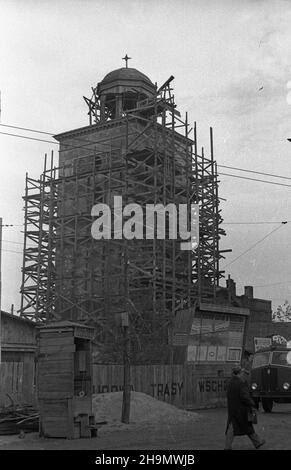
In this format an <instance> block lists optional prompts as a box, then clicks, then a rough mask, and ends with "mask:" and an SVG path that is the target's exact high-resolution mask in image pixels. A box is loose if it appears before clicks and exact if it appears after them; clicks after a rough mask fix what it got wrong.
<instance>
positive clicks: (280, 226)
mask: <svg viewBox="0 0 291 470" xmlns="http://www.w3.org/2000/svg"><path fill="white" fill-rule="evenodd" d="M286 223H287V222H282V223H281V224H280V225H279V227H276V228H275V229H273V230H271V232H269V233H267V235H265V236H264V237H263V238H261V239H260V240H258V241H257V242H256V243H255V244H254V245H252V246H250V247H249V248H248V249H247V250H246V251H244V252H243V253H241V254H240V255H239V256H237V257H236V258H235V259H234V260H232V261H231V262H230V263H228V264H226V265H225V266H223V268H222V269H225V268H227V267H228V266H230V265H231V264H233V263H234V262H235V261H237V260H238V259H239V258H241V257H242V256H243V255H245V254H246V253H248V252H249V251H251V250H252V249H253V248H255V247H256V246H257V245H258V244H259V243H262V242H263V241H264V240H266V238H268V237H270V235H272V234H273V233H275V232H276V231H277V230H279V229H280V228H282V226H283V225H285V224H286Z"/></svg>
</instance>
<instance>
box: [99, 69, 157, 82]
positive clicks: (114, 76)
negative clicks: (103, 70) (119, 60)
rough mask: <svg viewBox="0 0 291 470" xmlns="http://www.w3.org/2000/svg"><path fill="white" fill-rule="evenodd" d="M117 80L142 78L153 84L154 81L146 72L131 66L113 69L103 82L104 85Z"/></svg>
mask: <svg viewBox="0 0 291 470" xmlns="http://www.w3.org/2000/svg"><path fill="white" fill-rule="evenodd" d="M116 80H130V81H131V80H142V81H144V82H146V83H149V84H150V85H153V83H152V81H151V80H150V79H149V78H148V77H147V76H146V75H145V74H144V73H142V72H140V71H139V70H137V69H133V68H130V67H128V68H126V67H121V68H120V69H116V70H112V72H109V73H108V74H107V75H105V77H104V78H103V80H102V81H101V83H102V85H104V84H107V83H110V82H114V81H116Z"/></svg>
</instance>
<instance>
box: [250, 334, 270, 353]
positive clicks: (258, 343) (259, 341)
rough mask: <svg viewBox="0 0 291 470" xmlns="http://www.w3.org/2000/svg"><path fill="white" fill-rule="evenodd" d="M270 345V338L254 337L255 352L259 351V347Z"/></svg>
mask: <svg viewBox="0 0 291 470" xmlns="http://www.w3.org/2000/svg"><path fill="white" fill-rule="evenodd" d="M271 345H272V339H271V338H257V337H255V338H254V346H255V352H257V351H260V349H264V348H269V347H270V346H271Z"/></svg>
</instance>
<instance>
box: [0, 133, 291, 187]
mask: <svg viewBox="0 0 291 470" xmlns="http://www.w3.org/2000/svg"><path fill="white" fill-rule="evenodd" d="M0 126H2V127H8V128H12V129H19V130H24V131H28V132H35V133H38V134H46V135H50V136H53V135H55V133H51V132H45V131H39V130H37V129H31V128H27V127H20V126H13V125H8V124H0ZM0 134H4V135H10V136H13V137H20V138H23V139H30V140H37V141H40V142H47V143H50V144H54V145H59V142H53V141H49V140H44V139H37V138H33V137H27V136H23V135H20V134H9V133H6V132H0ZM73 138H74V139H76V137H73ZM77 139H78V140H82V141H84V142H88V145H89V144H90V145H92V144H94V143H97V142H92V141H90V140H87V139H84V138H82V139H80V138H77ZM63 145H65V146H68V147H71V148H86V149H87V147H82V146H78V147H74V146H71V145H66V144H63ZM87 150H88V149H87ZM217 166H218V167H221V168H228V169H231V170H237V171H244V172H246V173H254V174H257V175H263V176H270V177H273V178H281V179H285V180H289V181H291V177H288V176H282V175H275V174H274V173H266V172H261V171H255V170H248V169H247V168H239V167H234V166H227V165H220V164H218V165H217ZM219 175H223V176H233V177H236V178H242V179H250V180H253V181H260V182H263V183H270V184H279V183H275V182H271V181H267V180H260V179H255V178H254V179H252V178H246V177H243V176H238V175H231V174H228V173H219ZM282 186H288V187H289V185H283V184H282Z"/></svg>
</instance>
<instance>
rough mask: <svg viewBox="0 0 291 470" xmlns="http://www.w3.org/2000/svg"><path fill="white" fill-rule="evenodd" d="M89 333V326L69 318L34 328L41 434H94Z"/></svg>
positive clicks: (90, 338) (75, 435)
mask: <svg viewBox="0 0 291 470" xmlns="http://www.w3.org/2000/svg"><path fill="white" fill-rule="evenodd" d="M93 334H94V329H93V328H90V327H87V326H85V325H82V324H78V323H73V322H70V321H59V322H54V323H48V324H47V325H45V326H41V327H39V328H38V335H37V344H38V357H37V397H38V404H39V410H40V435H41V436H45V437H65V438H68V439H74V438H80V437H93V436H96V432H97V431H96V426H95V419H94V416H93V414H92V359H91V357H92V354H91V340H92V337H93Z"/></svg>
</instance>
